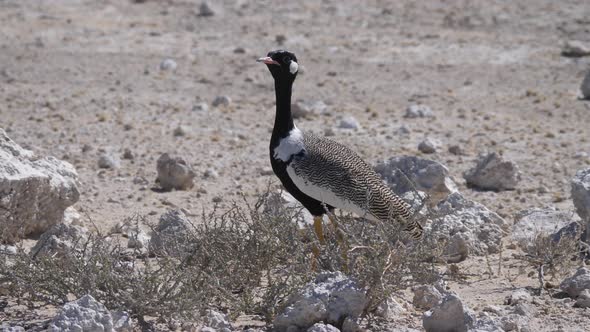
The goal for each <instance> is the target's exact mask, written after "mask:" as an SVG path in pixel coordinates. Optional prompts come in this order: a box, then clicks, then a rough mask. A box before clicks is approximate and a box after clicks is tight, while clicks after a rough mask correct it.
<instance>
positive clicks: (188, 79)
mask: <svg viewBox="0 0 590 332" xmlns="http://www.w3.org/2000/svg"><path fill="white" fill-rule="evenodd" d="M200 6H201V2H200V1H188V0H186V1H175V0H169V1H158V0H147V1H137V2H135V1H128V0H116V1H113V0H107V1H89V0H59V1H32V0H31V1H29V0H26V1H20V0H0V22H2V23H1V24H0V128H3V129H4V130H5V131H6V132H7V134H8V135H9V136H10V138H11V139H12V140H14V141H15V142H16V143H18V144H19V145H21V146H22V147H24V148H27V149H30V150H32V151H34V152H35V153H36V154H38V155H40V156H47V155H50V156H55V157H56V158H59V159H62V160H65V161H67V162H69V163H71V164H72V165H73V166H74V167H75V168H76V170H77V172H78V175H79V183H80V184H79V186H78V188H79V190H80V199H79V201H78V202H77V203H76V204H74V205H73V207H74V208H75V209H76V210H77V211H78V212H79V213H80V214H81V215H82V223H83V224H86V225H88V226H89V227H90V225H92V224H94V225H96V226H97V227H98V228H99V229H101V230H105V231H106V230H109V229H110V228H111V227H112V226H113V225H115V224H117V223H118V222H121V221H122V220H123V219H125V218H127V217H129V216H130V215H132V214H141V215H144V216H146V220H148V221H150V222H153V223H157V221H158V218H159V216H160V215H161V214H162V213H163V212H165V211H166V210H168V209H170V208H172V207H177V208H182V209H185V211H187V215H189V216H190V215H191V214H192V215H199V214H201V212H202V211H210V210H212V209H213V206H214V205H217V206H218V207H219V208H220V209H223V208H227V207H229V206H230V204H231V203H232V202H233V201H238V200H241V199H242V198H241V195H242V194H243V195H245V197H246V198H247V199H250V200H254V199H255V198H256V197H257V195H259V194H260V193H262V192H264V190H265V189H266V188H267V186H268V185H269V182H270V183H271V185H272V186H273V188H274V187H278V186H279V181H278V180H277V179H276V178H275V177H274V175H273V174H272V171H271V169H270V163H269V157H268V142H269V139H270V133H271V131H272V124H273V119H274V105H275V104H274V103H275V99H274V98H275V96H274V91H273V81H272V77H271V75H270V74H269V73H268V70H267V69H266V68H265V66H264V65H261V64H259V63H256V61H255V60H256V59H257V58H258V57H261V56H265V55H266V53H267V52H268V51H270V50H274V49H279V48H282V49H287V50H289V51H292V52H294V53H295V54H296V55H297V57H298V60H299V65H300V67H301V68H302V69H301V72H300V74H299V76H298V77H297V80H296V82H295V85H294V92H293V97H294V99H295V100H298V99H301V100H304V101H311V102H314V101H321V102H323V103H325V104H326V106H327V107H326V109H325V111H323V112H317V113H312V114H309V115H307V116H305V117H301V118H297V119H296V120H295V121H296V124H297V126H298V127H299V128H300V129H302V130H307V131H312V132H315V133H319V134H322V135H323V134H326V133H327V134H328V135H331V138H332V139H335V140H337V141H339V142H341V143H344V144H346V145H348V146H349V147H351V148H352V149H353V150H355V151H356V152H358V153H359V154H360V155H361V156H362V157H363V158H364V159H365V160H366V161H367V162H369V163H370V164H376V163H378V162H379V161H383V160H385V159H388V158H390V157H394V156H400V155H416V156H420V157H423V158H428V159H431V160H435V161H438V162H440V163H442V164H443V165H445V166H446V167H447V168H448V170H449V172H450V175H451V176H452V177H453V179H454V180H455V182H456V183H457V185H458V187H459V191H460V192H461V193H462V194H463V195H464V196H465V197H467V198H469V199H472V200H474V201H477V202H479V203H481V204H483V205H485V206H486V207H487V208H489V209H490V210H492V211H494V212H496V213H498V214H499V215H500V216H502V217H503V218H504V219H505V220H506V221H508V222H509V223H513V222H514V221H515V219H514V216H515V215H516V214H517V213H518V212H519V211H522V210H525V209H530V208H555V209H558V210H561V211H566V212H570V213H571V214H572V218H574V217H573V216H574V215H575V210H574V206H573V203H572V200H571V198H570V190H571V189H570V182H571V179H572V177H573V176H574V175H575V173H576V172H577V171H578V170H580V169H584V168H588V167H590V156H589V155H590V101H587V100H581V99H580V98H579V95H580V91H579V89H580V84H581V82H582V80H583V78H584V75H585V73H586V71H587V70H588V69H590V57H565V56H563V55H562V54H561V52H562V47H563V45H564V43H565V42H566V41H569V40H579V41H581V42H582V43H586V44H590V3H588V2H587V1H584V0H565V1H550V0H522V1H514V2H505V1H485V2H483V1H482V2H472V1H436V0H429V1H366V2H362V3H361V2H356V1H335V0H322V1H320V0H317V1H291V2H286V1H244V0H234V1H230V0H228V1H211V2H209V6H210V9H211V10H212V12H213V13H212V14H213V15H203V13H202V11H201V9H200ZM166 59H171V60H173V62H174V65H171V66H170V63H171V62H168V65H169V66H167V65H166V64H164V63H163V61H164V60H166ZM219 96H227V97H229V98H230V100H231V101H230V103H229V104H221V105H216V104H217V103H216V102H214V100H215V99H216V98H217V97H219ZM413 104H423V105H427V106H429V107H430V108H431V109H432V112H433V114H434V116H433V117H418V118H408V117H404V115H405V114H406V108H407V107H408V106H410V105H413ZM349 116H352V117H354V118H355V119H356V120H357V121H358V124H359V127H358V128H356V129H348V128H342V126H341V119H343V118H346V117H349ZM400 128H401V129H400ZM426 137H428V138H431V139H434V140H437V141H438V142H439V144H440V145H439V146H438V147H437V149H436V152H435V153H430V154H425V153H423V152H421V151H420V150H419V149H418V145H419V143H420V142H422V141H423V140H424V139H425V138H426ZM451 146H458V148H459V149H460V150H461V153H451V152H450V151H449V147H451ZM488 151H490V152H491V151H495V152H498V153H500V154H502V155H503V156H504V158H506V159H508V160H511V161H513V162H514V163H516V164H517V165H518V168H519V169H520V172H521V174H522V178H521V181H520V182H519V183H518V185H517V187H516V189H515V190H507V191H499V192H496V191H482V190H476V189H473V188H470V187H468V186H467V185H466V184H465V180H464V178H463V173H464V172H465V171H467V170H469V169H470V168H473V167H474V166H475V162H476V159H477V157H478V155H479V154H480V153H484V152H488ZM165 152H167V153H170V154H172V155H176V156H181V157H182V158H184V159H185V160H186V161H187V162H188V163H189V164H190V165H191V166H192V168H193V169H194V171H195V172H196V174H197V176H196V178H195V186H194V187H193V188H191V189H189V190H179V191H172V192H161V191H159V190H153V188H155V187H157V185H156V183H155V179H156V175H157V174H156V161H157V159H158V158H159V157H160V155H161V154H162V153H165ZM124 154H125V155H126V156H125V157H124ZM101 156H107V157H108V158H111V159H113V162H114V165H113V166H114V167H107V168H105V167H100V166H101V164H100V163H99V159H100V158H101ZM25 242H26V243H31V244H32V243H34V239H28V240H25ZM504 243H505V247H506V248H509V249H506V250H504V251H503V252H502V257H500V256H499V255H498V254H495V255H490V256H489V257H483V256H470V257H469V258H468V259H467V260H465V261H463V262H461V263H458V264H457V265H456V267H457V268H458V269H459V272H460V273H461V274H463V275H464V278H458V279H454V280H449V287H450V289H451V290H453V291H455V292H456V293H457V294H458V295H459V296H460V297H461V299H462V300H463V302H464V303H465V304H466V305H467V306H469V307H470V308H471V309H473V310H475V311H476V312H479V311H481V310H482V308H484V307H485V306H486V305H498V306H501V305H504V301H505V297H506V296H509V295H510V294H511V293H512V292H513V291H514V290H515V289H518V288H530V289H532V288H534V287H537V284H538V282H537V276H536V274H535V270H534V269H532V268H530V267H525V264H524V263H522V261H518V260H516V259H514V258H513V256H512V255H513V254H515V253H517V250H515V248H514V246H512V247H510V243H511V238H510V234H506V237H505V241H504ZM510 248H511V249H510ZM499 260H501V261H502V262H500V264H499ZM488 265H491V266H493V275H490V273H489V270H490V269H489V268H488ZM499 265H502V270H501V271H500V273H498V271H497V267H498V266H499ZM572 273H573V270H572ZM562 278H563V276H561V277H560V278H558V279H556V280H551V279H550V278H549V279H548V281H549V282H550V283H552V284H553V285H559V283H560V282H561V280H562ZM411 301H412V297H411V294H410V292H408V296H407V298H405V299H400V300H399V302H400V303H406V302H407V303H411ZM572 304H573V303H564V301H563V299H560V298H556V297H552V296H550V295H548V294H547V293H544V294H543V295H541V296H535V297H534V300H533V307H535V309H536V313H535V314H534V315H533V317H532V318H531V319H530V322H529V323H528V331H585V330H588V329H590V309H589V308H575V307H573V306H572ZM6 310H9V309H6ZM13 310H17V309H13ZM19 310H23V309H22V308H21V309H19ZM40 312H43V311H42V310H41V311H40ZM45 312H46V313H47V312H49V313H47V315H48V318H51V317H52V315H53V314H54V312H51V311H45ZM0 317H2V314H1V313H0ZM10 317H11V316H10V315H8V316H5V317H4V318H3V320H4V321H8V323H10V322H11V318H10ZM421 317H422V311H421V310H418V309H414V308H410V310H408V311H406V312H404V313H403V314H401V316H400V318H399V320H398V322H399V325H398V326H396V328H402V327H409V328H415V329H419V330H420V329H422V320H421ZM519 329H520V328H519Z"/></svg>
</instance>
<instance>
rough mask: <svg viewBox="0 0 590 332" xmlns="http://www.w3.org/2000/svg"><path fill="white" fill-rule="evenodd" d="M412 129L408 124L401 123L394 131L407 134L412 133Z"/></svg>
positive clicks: (402, 134)
mask: <svg viewBox="0 0 590 332" xmlns="http://www.w3.org/2000/svg"><path fill="white" fill-rule="evenodd" d="M411 132H412V131H411V130H410V128H408V126H406V125H401V126H399V128H397V129H396V130H395V131H394V132H393V133H394V134H396V135H399V136H407V135H409V134H410V133H411Z"/></svg>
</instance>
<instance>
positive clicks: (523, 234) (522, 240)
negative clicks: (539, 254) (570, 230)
mask: <svg viewBox="0 0 590 332" xmlns="http://www.w3.org/2000/svg"><path fill="white" fill-rule="evenodd" d="M514 219H515V220H516V221H515V223H514V225H513V226H512V235H511V237H512V239H513V240H514V241H516V242H518V243H519V244H520V245H521V247H522V248H526V247H527V246H528V245H530V244H531V243H532V240H533V239H534V238H535V236H537V235H539V234H545V235H550V234H552V233H556V232H558V231H559V230H560V229H561V228H563V227H565V226H567V225H568V224H569V223H570V222H571V221H572V218H571V213H569V212H563V211H556V210H551V209H528V210H524V211H521V212H519V213H518V214H517V215H516V217H515V218H514Z"/></svg>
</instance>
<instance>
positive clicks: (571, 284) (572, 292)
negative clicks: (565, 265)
mask: <svg viewBox="0 0 590 332" xmlns="http://www.w3.org/2000/svg"><path fill="white" fill-rule="evenodd" d="M559 287H560V288H561V290H563V291H564V292H566V293H568V295H569V296H571V297H576V296H578V295H580V294H581V293H582V291H584V290H585V289H590V269H588V268H586V267H580V268H578V270H577V271H576V273H575V274H574V275H573V276H571V277H567V278H565V279H564V280H563V281H562V282H561V284H560V285H559Z"/></svg>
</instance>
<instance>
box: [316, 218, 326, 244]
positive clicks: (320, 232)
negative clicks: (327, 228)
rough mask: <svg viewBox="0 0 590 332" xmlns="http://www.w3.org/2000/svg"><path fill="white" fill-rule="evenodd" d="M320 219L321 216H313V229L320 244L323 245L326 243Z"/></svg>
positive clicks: (321, 219)
mask: <svg viewBox="0 0 590 332" xmlns="http://www.w3.org/2000/svg"><path fill="white" fill-rule="evenodd" d="M322 221H323V218H322V216H315V217H313V229H314V230H315V234H316V235H317V237H318V240H319V241H320V244H321V245H324V244H325V243H326V240H325V239H324V230H323V229H322Z"/></svg>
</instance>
